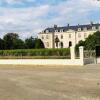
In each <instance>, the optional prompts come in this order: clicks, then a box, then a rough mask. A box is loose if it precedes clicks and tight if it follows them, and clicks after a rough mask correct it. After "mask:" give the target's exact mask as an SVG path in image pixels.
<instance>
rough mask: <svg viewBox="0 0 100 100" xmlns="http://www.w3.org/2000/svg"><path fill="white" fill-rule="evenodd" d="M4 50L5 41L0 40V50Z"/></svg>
mask: <svg viewBox="0 0 100 100" xmlns="http://www.w3.org/2000/svg"><path fill="white" fill-rule="evenodd" d="M3 49H4V41H3V40H2V39H1V38H0V50H3Z"/></svg>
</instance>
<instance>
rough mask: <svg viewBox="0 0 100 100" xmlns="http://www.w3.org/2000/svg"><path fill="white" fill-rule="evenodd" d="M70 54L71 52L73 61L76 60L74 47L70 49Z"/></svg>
mask: <svg viewBox="0 0 100 100" xmlns="http://www.w3.org/2000/svg"><path fill="white" fill-rule="evenodd" d="M70 52H71V60H74V59H75V48H74V47H73V46H72V47H70Z"/></svg>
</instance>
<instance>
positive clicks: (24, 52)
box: [0, 49, 70, 57]
mask: <svg viewBox="0 0 100 100" xmlns="http://www.w3.org/2000/svg"><path fill="white" fill-rule="evenodd" d="M0 56H68V57H69V56H70V49H17V50H0Z"/></svg>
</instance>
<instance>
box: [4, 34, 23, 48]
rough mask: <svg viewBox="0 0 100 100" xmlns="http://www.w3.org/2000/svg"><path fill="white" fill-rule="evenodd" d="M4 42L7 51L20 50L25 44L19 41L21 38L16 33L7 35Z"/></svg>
mask: <svg viewBox="0 0 100 100" xmlns="http://www.w3.org/2000/svg"><path fill="white" fill-rule="evenodd" d="M3 40H4V43H5V49H20V48H23V46H24V42H23V41H22V40H21V39H19V36H18V34H16V33H7V34H6V35H5V36H4V37H3Z"/></svg>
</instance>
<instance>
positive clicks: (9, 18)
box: [0, 0, 100, 37]
mask: <svg viewBox="0 0 100 100" xmlns="http://www.w3.org/2000/svg"><path fill="white" fill-rule="evenodd" d="M3 1H6V2H8V3H9V4H14V3H23V2H24V0H3ZM27 1H29V2H31V1H32V0H27ZM34 1H35V0H34ZM99 10H100V2H97V1H94V0H76V1H75V0H67V1H65V2H61V3H59V4H57V5H42V4H41V5H40V6H33V7H28V8H27V7H24V8H21V7H20V8H11V7H10V8H6V7H1V8H0V32H1V33H2V32H19V33H22V34H21V36H23V37H27V36H29V35H32V33H38V32H39V31H42V29H44V28H46V27H50V26H53V24H58V25H67V23H71V24H72V23H73V24H78V23H88V22H89V21H91V19H92V18H91V15H90V14H94V13H95V12H97V11H99ZM97 16H98V17H99V18H100V16H99V14H97ZM94 19H95V17H94ZM95 20H96V19H95ZM96 21H98V20H96Z"/></svg>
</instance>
